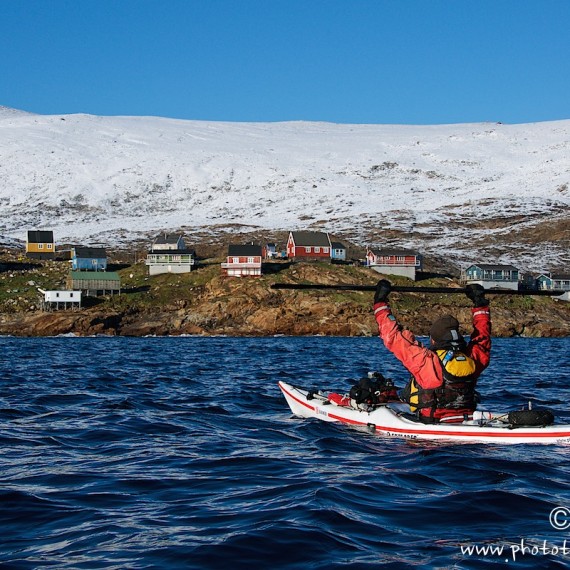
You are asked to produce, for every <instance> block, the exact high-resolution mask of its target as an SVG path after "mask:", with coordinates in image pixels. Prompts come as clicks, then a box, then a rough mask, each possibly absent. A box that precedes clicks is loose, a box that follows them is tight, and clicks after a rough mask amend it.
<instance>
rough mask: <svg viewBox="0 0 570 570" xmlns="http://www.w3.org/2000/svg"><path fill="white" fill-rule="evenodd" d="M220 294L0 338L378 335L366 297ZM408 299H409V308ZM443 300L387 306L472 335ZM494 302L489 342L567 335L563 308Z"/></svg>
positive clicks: (413, 319)
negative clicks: (451, 323) (446, 317)
mask: <svg viewBox="0 0 570 570" xmlns="http://www.w3.org/2000/svg"><path fill="white" fill-rule="evenodd" d="M223 289H224V290H223V291H222V290H220V289H219V288H217V287H216V285H215V284H209V285H207V286H206V287H204V288H203V290H202V291H201V292H200V293H199V294H197V295H196V297H195V298H194V299H193V300H192V301H186V300H179V301H176V302H174V303H172V304H170V305H167V306H164V307H154V308H146V309H143V308H140V307H129V308H127V309H125V310H113V309H109V308H99V307H97V306H96V307H92V308H88V309H83V310H78V311H72V310H67V311H54V312H41V311H33V312H25V313H23V312H20V313H11V314H7V313H2V314H0V334H2V335H13V336H22V337H42V336H57V335H66V334H74V335H78V336H92V335H110V336H133V337H142V336H148V335H156V336H167V335H173V336H175V335H204V336H213V335H228V336H273V335H291V336H305V335H325V336H373V335H376V334H377V328H376V323H375V321H374V317H373V314H372V303H371V301H372V299H371V294H370V293H368V294H366V293H353V294H352V295H351V297H350V298H348V297H345V298H342V297H340V296H339V295H334V294H330V293H326V294H323V293H321V292H318V293H317V292H306V291H283V292H282V291H273V290H271V289H269V288H267V287H263V286H261V285H260V284H255V283H252V282H247V283H246V282H244V281H240V280H234V281H233V282H231V281H228V280H226V282H225V283H223ZM228 289H229V291H228ZM228 293H229V294H228ZM410 297H413V302H412V303H410ZM448 297H454V299H453V303H452V302H451V301H449V300H445V301H446V302H443V301H442V300H434V299H431V298H429V296H427V295H422V294H408V295H406V299H403V296H402V295H398V294H392V299H391V305H392V307H393V311H394V313H395V314H396V315H397V317H398V321H399V322H400V323H401V324H402V325H403V326H405V327H407V328H409V329H411V330H412V331H414V332H415V333H416V334H417V335H427V332H428V330H429V326H430V323H431V322H432V321H433V319H435V318H436V317H438V316H441V315H443V314H449V313H451V314H454V315H455V316H456V317H457V318H458V319H459V321H460V323H461V325H462V329H463V331H464V332H465V333H466V334H468V333H469V332H470V330H471V311H470V305H469V301H468V300H467V299H464V298H463V296H457V295H453V296H448ZM457 297H461V298H460V299H457ZM495 299H497V298H495ZM495 299H492V301H491V307H492V318H493V335H494V336H499V337H514V336H525V337H565V336H570V307H568V304H567V303H563V302H556V301H554V300H552V299H548V298H541V299H539V300H536V301H533V300H532V298H531V297H524V299H527V301H526V304H527V305H528V306H527V307H525V306H521V305H523V304H522V303H521V298H520V297H519V298H516V299H515V298H513V299H504V298H503V299H500V300H497V301H495Z"/></svg>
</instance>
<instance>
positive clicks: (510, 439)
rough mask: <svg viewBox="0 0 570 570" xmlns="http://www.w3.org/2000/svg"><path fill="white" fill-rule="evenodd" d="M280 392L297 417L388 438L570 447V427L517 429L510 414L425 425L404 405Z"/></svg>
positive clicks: (292, 388)
mask: <svg viewBox="0 0 570 570" xmlns="http://www.w3.org/2000/svg"><path fill="white" fill-rule="evenodd" d="M279 388H280V389H281V391H282V392H283V395H284V396H285V399H286V400H287V403H288V404H289V407H290V408H291V411H292V412H293V414H294V415H295V416H298V417H303V418H318V419H319V420H323V421H325V422H337V423H343V424H348V425H350V426H354V427H361V428H365V429H367V430H368V431H370V432H373V433H376V434H378V435H381V436H385V437H397V438H405V439H413V440H432V441H435V440H445V441H458V442H465V441H472V442H485V443H497V444H515V443H540V444H569V443H570V424H564V425H556V424H552V425H545V426H533V427H528V426H524V425H521V426H518V425H513V424H512V423H511V422H509V421H508V417H509V414H508V413H504V414H500V413H491V412H480V413H479V414H477V413H476V414H475V417H477V416H478V417H477V419H468V420H466V421H463V422H461V423H439V424H425V423H422V422H420V421H419V420H417V419H415V416H413V415H412V414H411V413H410V408H409V406H408V405H407V404H405V403H403V402H391V403H387V404H381V405H379V406H377V407H375V408H374V409H371V410H370V411H367V410H362V409H356V408H354V407H351V406H339V405H335V404H334V403H333V402H331V400H329V398H328V396H327V395H325V394H324V393H322V392H320V391H319V392H312V391H308V390H304V389H302V388H299V387H297V386H293V385H291V384H287V383H286V382H279Z"/></svg>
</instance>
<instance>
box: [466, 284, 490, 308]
mask: <svg viewBox="0 0 570 570" xmlns="http://www.w3.org/2000/svg"><path fill="white" fill-rule="evenodd" d="M465 294H466V295H467V297H469V299H471V301H473V306H474V307H486V306H487V305H488V304H489V299H485V287H483V286H482V285H479V284H478V283H470V284H469V285H467V287H465Z"/></svg>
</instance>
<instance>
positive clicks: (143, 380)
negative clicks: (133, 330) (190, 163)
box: [0, 337, 570, 569]
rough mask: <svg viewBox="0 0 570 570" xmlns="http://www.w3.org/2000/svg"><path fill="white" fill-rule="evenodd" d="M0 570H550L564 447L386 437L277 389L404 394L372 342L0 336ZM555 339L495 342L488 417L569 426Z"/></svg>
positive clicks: (559, 524)
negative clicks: (381, 382)
mask: <svg viewBox="0 0 570 570" xmlns="http://www.w3.org/2000/svg"><path fill="white" fill-rule="evenodd" d="M0 349H1V350H0V359H1V365H2V368H1V370H2V376H1V378H0V386H1V389H0V443H1V447H0V449H1V452H0V564H1V565H2V567H3V568H58V569H59V568H62V569H68V568H85V569H93V568H104V569H114V568H121V569H123V568H160V569H174V568H197V569H201V568H220V569H225V568H232V569H233V568H244V569H245V568H248V569H249V568H272V569H273V568H298V569H311V568H327V569H329V568H351V569H352V568H380V567H382V568H398V569H400V568H409V567H414V568H487V567H489V566H491V567H505V568H515V567H516V568H537V567H541V568H550V567H553V568H565V567H568V565H569V562H570V530H569V527H570V485H569V476H570V459H569V451H570V448H569V447H565V446H544V445H514V446H506V445H498V444H493V445H489V444H485V445H483V444H474V443H473V444H449V443H430V442H411V441H405V440H399V439H386V438H382V437H380V436H377V435H373V434H370V433H368V432H365V431H358V430H356V429H351V428H348V427H345V426H338V425H334V424H330V423H325V422H319V421H318V420H312V419H299V418H295V417H293V416H292V414H291V412H290V410H289V408H288V406H287V404H286V402H285V399H284V398H283V396H282V395H281V393H280V391H279V389H278V387H277V381H278V380H285V381H287V382H290V383H294V384H297V385H300V386H304V387H307V388H313V387H317V388H321V389H324V390H327V389H333V390H336V391H340V392H343V391H348V389H349V388H350V386H351V384H352V383H353V382H355V381H356V380H357V379H358V378H359V377H361V376H364V375H365V374H366V372H368V371H369V370H380V371H382V372H383V373H384V374H385V375H386V376H388V377H391V378H393V379H394V380H395V382H396V383H397V384H398V385H400V386H401V385H403V383H404V382H405V380H406V379H407V373H406V371H405V370H404V369H403V368H402V367H401V366H400V365H399V363H397V362H396V360H395V359H394V358H393V357H392V356H391V355H390V354H389V353H388V352H387V351H386V350H385V349H384V347H383V345H382V343H381V341H380V340H379V339H377V338H325V337H310V338H288V337H279V338H201V337H200V338H197V337H182V338H100V337H98V338H46V339H17V338H2V339H0ZM569 353H570V339H568V338H563V339H523V338H515V339H495V340H494V348H493V359H492V363H491V365H490V367H489V368H488V369H487V371H486V372H485V373H484V375H483V376H482V377H481V380H480V383H479V388H480V391H481V393H482V394H483V397H484V405H485V408H486V409H489V410H498V411H503V410H512V409H520V408H522V407H524V406H526V405H528V402H529V401H531V402H532V403H533V405H534V406H535V407H536V406H546V407H549V408H551V409H552V410H554V411H555V412H556V415H557V421H558V422H568V423H570V405H569V400H570V359H569V357H568V355H569Z"/></svg>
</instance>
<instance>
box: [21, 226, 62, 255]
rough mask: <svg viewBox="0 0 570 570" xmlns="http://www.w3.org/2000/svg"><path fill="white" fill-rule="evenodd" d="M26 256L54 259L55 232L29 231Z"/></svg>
mask: <svg viewBox="0 0 570 570" xmlns="http://www.w3.org/2000/svg"><path fill="white" fill-rule="evenodd" d="M26 257H32V258H34V259H53V258H54V257H55V242H54V241H53V232H52V231H28V240H27V241H26Z"/></svg>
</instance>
